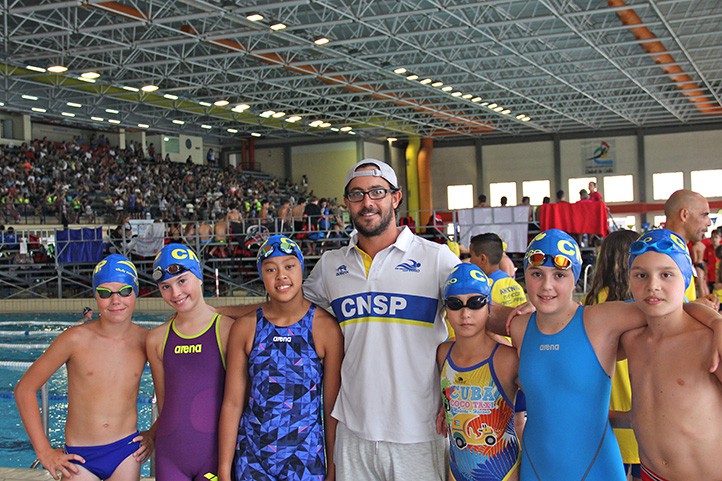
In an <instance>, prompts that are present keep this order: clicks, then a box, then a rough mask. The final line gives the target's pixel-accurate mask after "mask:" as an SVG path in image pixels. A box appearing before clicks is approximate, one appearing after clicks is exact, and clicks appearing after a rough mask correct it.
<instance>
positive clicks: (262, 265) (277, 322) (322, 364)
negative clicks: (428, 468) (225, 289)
mask: <svg viewBox="0 0 722 481" xmlns="http://www.w3.org/2000/svg"><path fill="white" fill-rule="evenodd" d="M256 264H257V267H258V276H259V277H260V278H261V280H262V281H263V284H264V286H265V288H266V292H267V293H268V300H267V301H266V302H265V303H263V304H261V305H260V306H259V307H258V308H257V309H256V311H255V312H252V313H249V314H247V315H244V316H243V317H240V318H239V319H238V320H236V322H235V324H234V325H233V328H232V329H231V335H230V338H229V344H228V375H227V376H226V379H227V380H226V390H225V395H224V398H223V409H222V412H221V421H220V426H221V428H220V438H219V439H220V441H219V451H220V460H219V465H218V470H219V472H218V479H219V481H230V480H231V479H234V480H236V481H255V480H258V479H277V478H276V476H275V475H274V473H282V472H292V473H300V474H298V475H296V476H295V477H294V479H299V480H309V481H310V480H312V479H313V480H315V479H334V475H335V466H334V463H333V448H334V444H335V435H336V420H335V419H334V418H332V417H331V411H332V410H333V405H334V403H335V402H336V397H337V395H338V390H339V386H340V384H341V360H342V358H343V337H342V335H341V329H340V328H339V327H338V323H337V322H336V319H334V318H333V317H332V316H331V315H330V314H329V313H328V312H326V311H325V310H324V309H317V308H316V306H315V305H314V304H312V303H311V302H309V301H308V300H306V299H305V298H304V297H303V290H302V288H301V284H302V280H303V266H304V261H303V255H302V253H301V249H299V247H298V245H297V244H296V243H295V242H294V241H293V240H291V239H289V238H288V237H286V236H283V235H274V236H271V237H269V238H268V240H267V241H266V242H265V243H264V244H263V245H262V246H261V248H260V249H259V251H258V257H257V262H256ZM286 439H293V440H294V441H293V442H292V443H290V444H289V443H288V442H287V441H284V440H286ZM236 447H237V449H236ZM324 448H325V449H324ZM324 452H325V453H327V456H326V457H324Z"/></svg>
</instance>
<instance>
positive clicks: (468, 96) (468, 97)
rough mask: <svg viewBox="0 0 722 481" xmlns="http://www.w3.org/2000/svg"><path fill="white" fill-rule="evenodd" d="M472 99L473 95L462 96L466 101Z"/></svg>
mask: <svg viewBox="0 0 722 481" xmlns="http://www.w3.org/2000/svg"><path fill="white" fill-rule="evenodd" d="M471 97H473V95H471V94H464V95H462V96H461V98H462V99H466V100H469V99H470V98H471Z"/></svg>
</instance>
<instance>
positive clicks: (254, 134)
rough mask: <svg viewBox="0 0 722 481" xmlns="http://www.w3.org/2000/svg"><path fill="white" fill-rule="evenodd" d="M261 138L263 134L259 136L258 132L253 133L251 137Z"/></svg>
mask: <svg viewBox="0 0 722 481" xmlns="http://www.w3.org/2000/svg"><path fill="white" fill-rule="evenodd" d="M260 136H261V134H259V133H258V132H251V137H260Z"/></svg>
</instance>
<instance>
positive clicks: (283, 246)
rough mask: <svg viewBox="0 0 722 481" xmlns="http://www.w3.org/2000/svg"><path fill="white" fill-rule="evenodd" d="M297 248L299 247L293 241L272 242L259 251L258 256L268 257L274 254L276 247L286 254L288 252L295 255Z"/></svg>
mask: <svg viewBox="0 0 722 481" xmlns="http://www.w3.org/2000/svg"><path fill="white" fill-rule="evenodd" d="M296 248H297V247H296V245H295V244H294V243H293V242H273V243H270V244H265V245H263V246H262V247H261V249H260V250H259V251H258V258H259V259H267V258H269V257H270V256H271V254H273V253H274V252H275V251H276V249H278V250H280V251H281V252H283V253H284V254H286V255H288V256H295V255H296V251H295V249H296ZM297 257H298V256H297Z"/></svg>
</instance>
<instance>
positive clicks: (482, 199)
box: [474, 194, 489, 207]
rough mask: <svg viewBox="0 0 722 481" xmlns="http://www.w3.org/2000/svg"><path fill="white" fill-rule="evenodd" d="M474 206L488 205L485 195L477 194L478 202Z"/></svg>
mask: <svg viewBox="0 0 722 481" xmlns="http://www.w3.org/2000/svg"><path fill="white" fill-rule="evenodd" d="M474 207H489V203H488V202H487V201H486V195H484V194H479V197H478V202H477V203H476V205H475V206H474Z"/></svg>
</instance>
